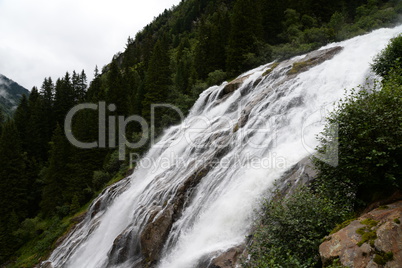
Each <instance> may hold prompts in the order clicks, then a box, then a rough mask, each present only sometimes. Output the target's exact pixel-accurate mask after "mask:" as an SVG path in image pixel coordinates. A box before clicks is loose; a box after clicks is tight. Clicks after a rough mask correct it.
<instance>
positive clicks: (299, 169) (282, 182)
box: [276, 157, 317, 196]
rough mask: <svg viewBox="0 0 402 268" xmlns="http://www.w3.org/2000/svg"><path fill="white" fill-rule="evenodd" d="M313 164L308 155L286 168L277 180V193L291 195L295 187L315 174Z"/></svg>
mask: <svg viewBox="0 0 402 268" xmlns="http://www.w3.org/2000/svg"><path fill="white" fill-rule="evenodd" d="M313 166H314V165H313V163H312V162H311V159H310V157H305V158H303V159H302V160H301V161H299V162H298V163H297V164H295V165H294V166H292V167H291V168H290V169H289V170H287V171H286V172H285V173H284V174H283V175H282V176H281V177H280V178H279V179H278V181H277V185H278V186H277V188H276V190H277V191H278V193H279V195H280V196H286V195H291V194H292V193H293V192H294V190H295V189H297V188H299V187H300V186H302V185H306V184H308V183H310V182H311V181H312V180H313V179H314V178H315V176H316V175H317V172H316V171H315V170H314V168H313Z"/></svg>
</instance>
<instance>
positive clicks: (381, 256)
mask: <svg viewBox="0 0 402 268" xmlns="http://www.w3.org/2000/svg"><path fill="white" fill-rule="evenodd" d="M393 259H394V253H392V252H383V251H378V252H376V254H375V256H374V259H373V260H374V262H375V263H377V264H378V265H385V264H387V262H389V261H392V260H393Z"/></svg>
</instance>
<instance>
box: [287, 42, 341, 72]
mask: <svg viewBox="0 0 402 268" xmlns="http://www.w3.org/2000/svg"><path fill="white" fill-rule="evenodd" d="M342 49H343V48H342V47H340V46H336V47H331V48H327V49H322V50H316V51H313V52H310V53H308V54H307V55H306V56H305V57H304V58H302V59H301V60H300V61H296V62H294V63H293V66H292V68H291V69H290V70H289V71H288V72H287V74H288V75H296V74H299V73H302V72H305V71H307V70H309V69H310V68H312V67H314V66H316V65H318V64H320V63H323V62H324V61H327V60H330V59H332V58H333V57H334V56H335V55H336V54H338V53H339V52H340V51H341V50H342Z"/></svg>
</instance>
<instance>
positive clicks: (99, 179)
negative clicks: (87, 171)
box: [92, 170, 110, 190]
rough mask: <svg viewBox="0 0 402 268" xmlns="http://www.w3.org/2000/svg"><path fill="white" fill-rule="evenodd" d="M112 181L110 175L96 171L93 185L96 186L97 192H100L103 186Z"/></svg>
mask: <svg viewBox="0 0 402 268" xmlns="http://www.w3.org/2000/svg"><path fill="white" fill-rule="evenodd" d="M109 180H110V175H109V173H107V172H105V171H101V170H96V171H94V175H93V178H92V184H93V185H94V188H95V189H96V190H99V189H101V188H102V186H104V185H105V183H107V182H108V181H109Z"/></svg>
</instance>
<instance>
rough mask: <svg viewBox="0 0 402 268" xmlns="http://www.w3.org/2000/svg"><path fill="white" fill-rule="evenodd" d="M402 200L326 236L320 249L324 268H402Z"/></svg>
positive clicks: (375, 210)
mask: <svg viewBox="0 0 402 268" xmlns="http://www.w3.org/2000/svg"><path fill="white" fill-rule="evenodd" d="M401 221H402V201H398V202H395V203H392V204H389V205H386V206H381V207H379V208H376V209H374V210H372V211H370V212H368V213H365V214H363V215H362V216H361V217H359V218H358V219H356V220H353V221H351V222H350V223H348V224H347V226H346V227H344V228H342V229H340V230H339V231H337V232H335V233H333V234H331V235H329V236H328V237H326V238H325V241H324V242H323V243H322V244H321V245H320V248H319V251H320V256H321V260H322V262H323V265H324V267H325V266H328V265H330V264H332V262H333V261H334V260H335V259H339V262H340V264H342V265H344V266H346V267H355V268H363V267H384V268H388V267H390V268H391V267H402V224H401Z"/></svg>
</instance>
